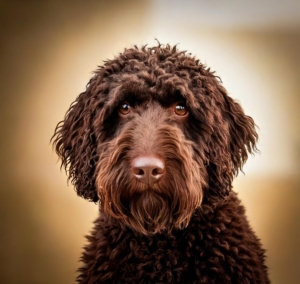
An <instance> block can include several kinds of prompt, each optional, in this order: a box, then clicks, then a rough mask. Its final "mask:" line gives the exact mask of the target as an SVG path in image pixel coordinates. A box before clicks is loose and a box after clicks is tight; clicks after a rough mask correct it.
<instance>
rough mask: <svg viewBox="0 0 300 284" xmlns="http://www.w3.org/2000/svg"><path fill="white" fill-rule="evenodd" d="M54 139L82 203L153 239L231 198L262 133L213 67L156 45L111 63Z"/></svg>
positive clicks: (128, 51)
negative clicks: (205, 207) (202, 209)
mask: <svg viewBox="0 0 300 284" xmlns="http://www.w3.org/2000/svg"><path fill="white" fill-rule="evenodd" d="M53 139H54V145H55V149H56V152H57V154H58V155H59V157H60V158H61V160H62V165H63V166H64V167H65V169H66V170H67V173H68V176H69V179H70V180H71V181H72V183H73V184H74V186H75V189H76V191H77V194H78V195H80V196H82V197H84V198H86V199H88V200H90V201H94V202H96V201H98V200H99V199H100V209H101V211H102V212H104V213H105V214H107V215H109V216H112V217H113V218H115V219H116V220H119V221H120V224H123V225H125V226H128V227H130V228H132V229H134V230H136V231H138V232H140V233H143V234H149V233H157V232H162V231H165V230H167V231H168V230H171V229H173V228H183V227H186V226H187V225H188V223H189V221H190V218H191V216H192V214H193V212H194V211H195V209H196V208H197V207H199V206H200V205H201V202H202V200H203V199H205V200H210V202H213V201H214V200H216V199H218V198H223V197H225V196H226V195H227V194H228V193H229V191H230V190H231V184H232V180H233V177H234V176H235V175H236V174H237V173H238V171H239V170H240V169H241V168H242V166H243V164H244V163H245V161H246V160H247V157H248V153H252V152H253V151H255V149H256V148H255V144H256V140H257V133H256V131H255V124H254V122H253V120H252V118H250V117H249V116H246V115H245V114H244V112H243V110H242V108H241V106H240V105H239V104H238V103H236V102H234V101H233V100H232V99H231V98H230V97H229V96H228V95H227V93H226V91H225V89H224V88H223V87H222V85H221V84H220V80H219V79H218V78H217V77H216V76H214V74H213V73H212V72H210V70H209V69H208V68H206V67H205V66H204V65H202V64H201V63H200V62H199V61H198V60H195V58H193V57H191V56H190V55H187V54H186V53H185V52H179V51H178V50H177V48H176V47H173V48H172V47H170V46H169V45H167V46H166V47H163V46H161V45H159V46H157V47H154V48H146V47H143V48H141V49H139V48H137V47H135V48H132V49H126V50H125V51H124V52H123V53H122V54H120V55H119V57H117V58H115V59H114V60H111V61H107V62H105V64H104V66H103V67H100V68H99V70H97V72H95V75H94V76H93V77H92V79H91V80H90V82H89V84H88V85H87V88H86V91H85V92H83V93H81V94H80V95H79V96H78V97H77V99H76V101H75V102H74V103H73V104H72V105H71V107H70V109H69V111H68V112H67V114H66V116H65V119H64V120H63V121H61V122H60V123H59V124H58V126H57V128H56V131H55V134H54V136H53Z"/></svg>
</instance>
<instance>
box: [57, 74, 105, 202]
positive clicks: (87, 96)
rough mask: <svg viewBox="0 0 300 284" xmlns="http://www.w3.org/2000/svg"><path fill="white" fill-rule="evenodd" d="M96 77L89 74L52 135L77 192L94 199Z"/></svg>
mask: <svg viewBox="0 0 300 284" xmlns="http://www.w3.org/2000/svg"><path fill="white" fill-rule="evenodd" d="M96 79H97V78H96V76H95V77H94V78H92V79H91V80H90V82H89V84H88V85H87V89H86V91H85V92H83V93H81V94H80V95H79V96H78V97H77V99H76V100H75V102H73V103H72V104H71V106H70V108H69V110H68V112H67V113H66V115H65V118H64V120H62V121H61V122H59V123H58V125H57V126H56V129H55V133H54V135H53V137H52V139H51V140H52V141H53V146H54V147H55V151H56V153H57V154H58V156H59V157H60V159H61V163H62V164H61V167H64V168H65V170H66V173H67V175H68V180H71V183H72V184H73V185H74V186H75V191H76V192H77V194H78V195H79V196H81V197H83V198H85V199H87V200H89V201H94V202H96V201H97V200H98V196H97V192H96V188H95V177H94V174H95V166H96V163H97V159H98V157H97V153H96V149H97V145H96V135H95V131H94V129H93V121H94V118H95V115H96V111H97V110H99V107H100V106H101V98H99V92H100V91H101V90H99V88H97V82H96ZM98 79H99V78H98ZM97 97H98V98H97ZM99 104H100V105H99Z"/></svg>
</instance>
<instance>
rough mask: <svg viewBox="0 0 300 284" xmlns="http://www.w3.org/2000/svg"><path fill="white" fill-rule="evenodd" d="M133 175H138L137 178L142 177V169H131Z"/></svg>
mask: <svg viewBox="0 0 300 284" xmlns="http://www.w3.org/2000/svg"><path fill="white" fill-rule="evenodd" d="M133 173H134V174H135V175H138V176H142V175H144V174H145V172H144V171H143V169H140V168H135V167H134V168H133Z"/></svg>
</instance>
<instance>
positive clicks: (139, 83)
mask: <svg viewBox="0 0 300 284" xmlns="http://www.w3.org/2000/svg"><path fill="white" fill-rule="evenodd" d="M113 81H114V84H112V87H111V90H110V92H109V94H108V98H109V100H110V101H111V102H112V103H113V104H118V103H122V102H128V103H130V104H143V103H147V102H149V101H157V102H159V103H160V104H162V105H169V104H172V103H174V102H177V101H182V100H186V101H193V100H194V93H193V91H192V90H191V89H190V87H189V84H188V82H187V81H186V79H185V78H184V77H180V75H178V74H171V73H165V74H163V75H161V76H154V75H153V74H145V72H143V71H142V72H135V73H125V74H121V75H119V76H114V79H113Z"/></svg>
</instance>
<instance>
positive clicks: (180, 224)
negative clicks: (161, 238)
mask: <svg viewBox="0 0 300 284" xmlns="http://www.w3.org/2000/svg"><path fill="white" fill-rule="evenodd" d="M123 174H124V172H122V171H121V170H120V171H119V175H120V176H123ZM120 179H122V181H121V182H120ZM114 180H115V181H116V180H118V181H119V182H120V183H118V184H116V183H113V184H111V183H110V181H111V179H106V181H107V182H108V183H103V182H104V179H101V184H102V185H101V186H100V190H99V195H100V199H101V203H100V210H101V211H102V212H104V213H106V214H108V215H110V216H112V217H113V218H115V219H116V220H118V221H119V223H120V225H121V226H126V227H129V228H131V229H133V230H134V231H137V232H139V233H141V234H144V235H149V234H156V233H168V232H170V231H172V230H173V229H174V228H175V229H183V228H185V227H187V226H188V224H189V221H190V218H191V216H192V214H193V212H194V211H195V209H196V208H197V207H199V206H200V204H201V200H202V190H201V187H200V186H199V185H200V183H199V182H197V181H193V182H192V180H193V179H192V178H191V179H189V180H185V179H183V178H181V179H178V180H176V181H175V180H174V179H172V180H173V182H170V180H171V179H170V178H169V179H165V180H164V181H162V182H158V183H155V184H154V185H153V186H152V187H149V186H147V185H146V184H143V183H141V182H139V181H136V180H134V179H130V178H121V177H120V178H116V179H114ZM167 180H168V182H166V181H167ZM120 185H121V186H120Z"/></svg>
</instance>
